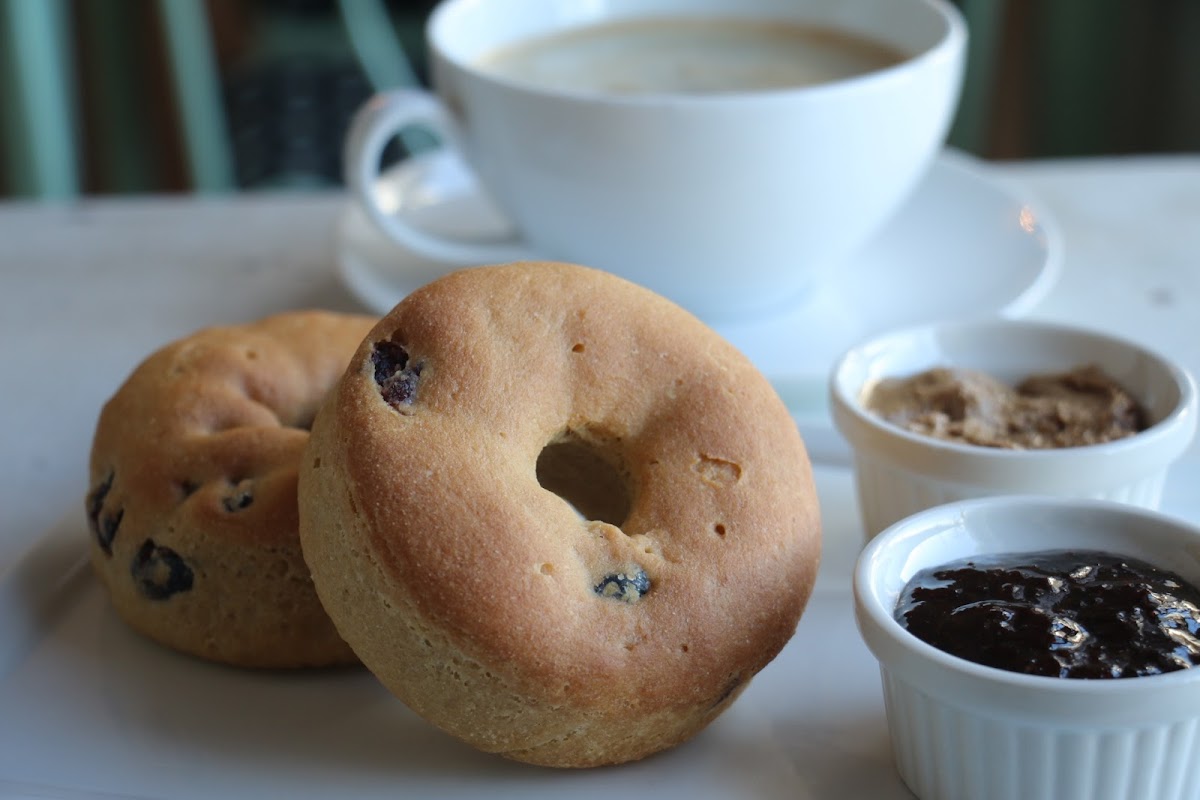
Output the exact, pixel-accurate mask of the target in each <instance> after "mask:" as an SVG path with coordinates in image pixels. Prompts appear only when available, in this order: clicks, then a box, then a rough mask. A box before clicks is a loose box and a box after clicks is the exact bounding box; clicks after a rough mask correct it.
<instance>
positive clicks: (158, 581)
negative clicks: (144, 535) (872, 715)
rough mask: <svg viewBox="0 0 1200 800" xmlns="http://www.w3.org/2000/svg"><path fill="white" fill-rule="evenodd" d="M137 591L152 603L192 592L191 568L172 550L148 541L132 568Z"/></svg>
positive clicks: (143, 545) (139, 552) (130, 569)
mask: <svg viewBox="0 0 1200 800" xmlns="http://www.w3.org/2000/svg"><path fill="white" fill-rule="evenodd" d="M129 572H130V574H131V575H132V576H133V582H134V583H135V584H136V585H137V588H138V590H139V591H140V592H141V593H142V594H143V595H145V596H146V597H148V598H150V599H151V600H166V599H167V598H168V597H170V596H171V595H173V594H178V593H179V592H186V591H188V590H189V589H191V588H192V568H191V567H189V566H188V565H187V562H185V561H184V560H183V559H182V558H180V557H179V554H178V553H176V552H175V551H174V550H172V549H171V548H169V547H162V546H160V545H156V544H155V543H154V540H153V539H147V540H146V541H145V542H143V543H142V546H141V547H139V548H138V551H137V555H135V556H134V557H133V562H132V563H131V564H130V566H129Z"/></svg>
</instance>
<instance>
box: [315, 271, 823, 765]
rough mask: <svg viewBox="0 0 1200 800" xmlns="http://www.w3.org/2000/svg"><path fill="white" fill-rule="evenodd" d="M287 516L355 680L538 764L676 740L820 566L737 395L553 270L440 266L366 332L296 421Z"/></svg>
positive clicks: (614, 285)
mask: <svg viewBox="0 0 1200 800" xmlns="http://www.w3.org/2000/svg"><path fill="white" fill-rule="evenodd" d="M300 509H301V511H300V533H301V544H302V547H303V550H304V556H305V559H306V560H307V562H308V564H309V567H310V569H311V570H312V574H313V579H314V581H315V584H316V587H317V592H318V594H319V595H320V597H321V600H322V602H323V603H324V605H325V607H326V610H327V611H328V612H329V614H330V616H331V617H332V619H333V620H334V622H335V624H336V625H337V627H338V630H339V631H340V632H341V634H342V635H343V637H345V639H346V641H347V642H349V643H350V645H351V647H353V648H354V650H355V652H356V653H357V654H358V656H359V657H360V658H361V660H362V661H363V663H364V664H366V666H367V667H368V668H369V669H370V670H371V671H372V672H374V673H375V675H376V676H377V677H378V678H379V679H380V680H381V681H382V682H383V683H384V684H385V685H386V686H387V687H388V688H389V689H390V690H391V691H392V692H393V693H394V694H395V695H396V696H398V697H399V698H400V699H401V700H403V701H404V703H406V704H407V705H408V706H410V707H411V708H412V709H413V710H415V711H416V712H417V713H418V714H420V715H422V716H423V717H425V718H426V719H428V720H429V721H430V722H432V723H433V724H434V725H436V726H438V727H440V728H442V729H443V730H445V731H447V732H448V733H450V734H452V735H454V736H456V737H459V738H461V739H463V740H465V741H466V742H468V743H469V744H471V745H473V746H475V747H477V748H479V749H482V750H485V751H489V752H495V753H499V754H502V755H504V756H507V757H509V758H512V759H516V760H519V761H525V762H530V763H535V764H544V765H550V766H563V767H586V766H594V765H600V764H613V763H619V762H624V761H629V760H632V759H637V758H641V757H643V756H646V755H649V754H650V753H653V752H656V751H659V750H662V749H664V748H667V747H671V746H672V745H675V744H677V743H679V742H682V741H684V740H685V739H687V738H689V737H690V736H692V735H693V734H695V733H696V732H698V731H699V730H701V729H702V728H703V727H704V726H705V725H707V724H708V723H709V722H710V721H712V720H713V719H714V718H715V717H716V716H717V715H718V714H720V713H721V712H722V711H723V710H724V709H725V708H727V707H728V706H729V705H730V703H732V702H733V700H734V698H735V697H737V695H738V694H739V692H741V690H742V689H743V688H744V687H745V686H746V683H747V681H749V680H750V678H751V677H752V676H753V675H754V674H755V673H757V672H758V671H759V670H760V669H762V668H763V666H765V665H766V664H767V663H768V662H769V661H771V659H772V658H774V657H775V655H776V654H777V653H778V652H779V650H780V649H781V648H782V647H783V646H784V644H785V643H786V642H787V641H788V639H789V638H790V637H791V636H792V634H793V633H794V631H795V628H796V623H797V621H798V619H799V617H800V614H801V612H802V610H803V608H804V605H805V603H806V601H807V599H808V596H809V594H810V591H811V588H812V584H813V580H814V578H815V575H816V570H817V564H818V560H819V551H820V530H819V520H818V509H817V496H816V491H815V489H814V486H813V482H812V476H811V470H810V466H809V462H808V459H807V456H806V454H805V450H804V446H803V444H802V442H801V439H800V436H799V434H798V432H797V430H796V426H795V424H794V422H793V421H792V419H791V417H790V415H789V414H788V412H787V410H786V408H785V407H784V406H783V404H782V403H781V402H780V400H779V398H778V397H777V395H776V394H775V392H774V391H773V390H772V388H771V386H770V385H769V384H768V382H767V381H766V380H765V379H764V378H763V377H762V375H761V374H760V373H759V372H758V371H757V370H756V369H755V368H754V367H753V366H752V365H751V364H750V362H749V361H748V360H747V359H746V358H745V357H744V356H742V355H741V354H740V353H739V352H738V351H737V350H735V349H734V348H733V347H732V346H730V345H729V344H728V343H726V342H725V341H724V340H723V339H721V338H720V337H719V336H718V335H717V334H716V333H714V332H713V331H711V330H710V329H709V328H707V327H706V326H704V325H703V324H702V323H700V322H699V321H698V320H697V319H695V318H694V317H692V316H691V315H690V314H688V313H687V312H685V311H683V310H682V309H680V308H679V307H678V306H676V305H674V304H672V303H670V302H668V301H667V300H665V299H663V298H661V297H659V296H658V295H655V294H653V293H652V292H650V291H648V290H646V289H643V288H641V287H638V286H635V285H634V284H631V283H629V282H627V281H624V280H622V279H619V278H617V277H615V276H612V275H609V274H607V273H603V272H599V271H596V270H592V269H587V268H584V267H578V266H572V265H565V264H556V263H520V264H510V265H506V266H500V267H479V268H474V269H468V270H462V271H459V272H456V273H453V274H451V275H449V276H447V277H445V278H442V279H440V280H437V281H435V282H433V283H431V284H429V285H427V286H425V287H424V288H422V289H420V290H418V291H416V292H414V293H413V294H411V295H410V296H408V297H407V298H406V299H405V300H404V301H402V302H401V303H400V304H399V305H398V306H397V307H396V308H395V309H394V310H393V311H392V312H391V313H390V314H389V315H387V316H386V317H385V318H384V319H383V320H382V321H381V322H380V323H379V324H378V325H377V326H376V327H375V328H374V330H372V331H371V333H370V334H369V335H368V336H367V338H366V340H365V341H364V342H363V344H362V345H361V347H360V348H359V349H358V352H357V353H356V354H355V355H354V357H353V359H352V360H351V362H350V364H349V367H348V369H347V371H346V373H345V375H344V376H343V378H342V379H341V381H340V382H339V383H338V385H337V387H336V388H335V389H334V391H333V392H332V393H331V394H330V396H329V399H328V400H327V402H326V404H325V405H324V406H323V407H322V409H321V411H320V412H319V414H318V415H317V419H316V422H315V424H314V427H313V432H312V437H311V439H310V441H309V444H308V450H307V453H306V457H305V461H304V465H303V467H302V469H301V473H300Z"/></svg>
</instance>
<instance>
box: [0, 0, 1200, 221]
mask: <svg viewBox="0 0 1200 800" xmlns="http://www.w3.org/2000/svg"><path fill="white" fill-rule="evenodd" d="M955 1H956V2H957V4H958V5H959V7H960V8H962V10H963V12H964V14H965V16H966V18H967V23H968V26H969V28H970V30H971V48H970V55H969V59H968V69H967V80H966V86H965V89H964V94H963V98H962V104H961V107H960V110H959V114H958V117H957V119H956V121H955V124H954V127H953V130H952V132H951V136H950V143H951V144H952V145H954V146H956V147H959V148H962V149H964V150H967V151H968V152H971V153H974V154H976V155H979V156H982V157H985V158H989V159H1027V158H1044V157H1070V156H1089V155H1109V154H1125V153H1157V152H1200V0H1149V2H1145V1H1139V0H955ZM433 5H434V0H0V114H2V117H0V154H2V156H3V158H2V159H0V197H9V198H12V197H17V198H39V199H50V200H54V199H64V198H72V197H77V196H79V195H87V194H127V193H162V192H191V191H199V192H226V191H241V190H269V189H304V188H312V187H328V186H336V185H337V184H338V183H339V181H340V176H339V173H340V168H339V163H338V160H339V154H340V146H341V139H342V135H343V133H344V131H345V128H346V125H347V123H348V121H349V118H350V115H351V114H352V113H353V111H354V109H355V108H356V107H357V106H358V105H359V104H360V103H361V102H362V101H363V100H364V99H365V98H366V97H367V96H369V95H370V93H371V92H372V91H373V90H374V89H375V88H387V87H388V86H393V85H397V84H406V83H408V84H411V83H420V82H423V81H424V80H425V73H424V60H425V51H424V42H423V34H422V28H423V25H424V21H425V18H426V16H427V15H428V13H429V11H430V9H431V8H432V6H433Z"/></svg>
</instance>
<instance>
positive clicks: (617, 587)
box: [594, 567, 650, 603]
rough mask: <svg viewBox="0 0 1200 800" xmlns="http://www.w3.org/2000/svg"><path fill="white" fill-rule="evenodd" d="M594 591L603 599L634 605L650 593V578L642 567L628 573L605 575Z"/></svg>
mask: <svg viewBox="0 0 1200 800" xmlns="http://www.w3.org/2000/svg"><path fill="white" fill-rule="evenodd" d="M594 591H595V592H596V594H598V595H600V596H601V597H611V598H612V599H614V600H620V601H621V602H623V603H633V602H636V601H637V600H639V599H640V598H641V596H642V595H644V594H645V593H646V592H648V591H650V578H649V576H648V575H646V573H645V571H644V570H643V569H642V568H641V567H634V568H633V569H631V570H628V571H626V572H617V573H615V574H613V575H605V576H604V580H602V581H600V582H599V583H598V584H596V586H595V587H594Z"/></svg>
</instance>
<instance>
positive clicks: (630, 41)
mask: <svg viewBox="0 0 1200 800" xmlns="http://www.w3.org/2000/svg"><path fill="white" fill-rule="evenodd" d="M901 60H903V55H902V54H901V53H900V52H898V51H896V50H894V49H892V48H890V47H888V46H887V45H884V44H881V43H878V42H875V41H872V40H869V39H865V38H862V37H858V36H855V35H853V34H849V33H844V32H841V31H835V30H831V29H826V28H818V27H812V26H806V25H800V24H790V23H787V22H780V21H776V20H772V21H769V22H760V21H755V20H748V19H723V18H714V19H703V20H698V19H690V18H689V19H682V18H679V19H668V18H653V19H641V20H631V21H624V22H615V23H607V24H602V25H594V26H588V27H583V28H578V29H573V30H569V31H564V32H560V33H555V34H551V35H549V36H544V37H536V38H532V39H527V40H524V41H520V42H517V43H515V44H511V45H507V46H505V47H502V48H499V49H497V50H494V51H492V52H490V53H488V54H486V55H485V56H484V57H483V58H481V59H479V61H478V62H477V65H478V66H480V67H482V68H484V69H486V70H489V71H491V72H493V73H495V74H498V75H501V76H503V77H506V78H509V79H512V80H516V81H520V82H522V83H531V84H536V85H539V86H543V87H546V88H549V89H558V90H567V91H585V92H586V91H594V92H601V93H613V94H661V93H684V94H706V93H719V92H742V91H753V90H766V89H785V88H795V87H800V86H810V85H813V84H819V83H825V82H828V81H835V80H840V79H843V78H849V77H852V76H855V75H861V74H864V73H867V72H872V71H874V70H878V69H883V68H885V67H888V66H891V65H894V64H896V63H898V62H900V61H901Z"/></svg>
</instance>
